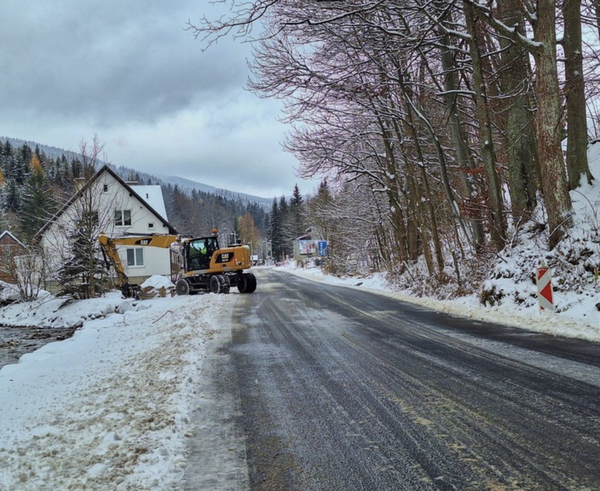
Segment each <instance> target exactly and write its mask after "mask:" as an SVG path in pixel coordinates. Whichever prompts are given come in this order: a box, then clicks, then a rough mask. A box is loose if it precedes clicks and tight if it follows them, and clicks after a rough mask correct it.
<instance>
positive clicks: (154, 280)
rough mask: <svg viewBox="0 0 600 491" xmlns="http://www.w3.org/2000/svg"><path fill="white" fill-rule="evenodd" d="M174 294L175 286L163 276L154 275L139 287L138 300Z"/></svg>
mask: <svg viewBox="0 0 600 491" xmlns="http://www.w3.org/2000/svg"><path fill="white" fill-rule="evenodd" d="M174 294H175V285H173V283H171V280H169V279H168V278H166V277H165V276H160V275H154V276H151V277H150V278H148V279H147V280H146V281H144V282H143V283H142V284H141V285H140V298H143V299H147V298H152V297H155V296H157V295H158V296H160V297H166V296H167V295H171V296H172V295H174Z"/></svg>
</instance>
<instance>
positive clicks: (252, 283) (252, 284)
mask: <svg viewBox="0 0 600 491" xmlns="http://www.w3.org/2000/svg"><path fill="white" fill-rule="evenodd" d="M246 281H247V282H248V288H247V289H246V293H254V292H255V291H256V284H257V283H256V276H254V275H253V274H252V273H246Z"/></svg>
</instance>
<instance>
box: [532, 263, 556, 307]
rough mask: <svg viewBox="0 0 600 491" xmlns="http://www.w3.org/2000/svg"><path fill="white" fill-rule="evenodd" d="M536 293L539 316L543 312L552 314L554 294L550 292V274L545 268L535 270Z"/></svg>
mask: <svg viewBox="0 0 600 491" xmlns="http://www.w3.org/2000/svg"><path fill="white" fill-rule="evenodd" d="M536 278H537V291H538V304H539V306H540V314H541V313H542V311H543V310H549V311H550V312H554V294H553V292H552V272H551V271H550V268H548V267H547V266H542V267H539V268H538V269H537V275H536Z"/></svg>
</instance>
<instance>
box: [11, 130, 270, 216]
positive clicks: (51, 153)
mask: <svg viewBox="0 0 600 491" xmlns="http://www.w3.org/2000/svg"><path fill="white" fill-rule="evenodd" d="M7 140H8V141H9V142H10V144H11V145H13V146H14V147H22V146H23V145H24V144H27V145H28V146H29V147H31V149H32V150H33V149H35V147H39V149H40V151H41V152H43V153H45V154H46V156H47V157H49V158H52V159H57V158H60V157H62V156H63V155H64V156H65V157H66V158H67V159H69V160H71V159H76V158H78V157H79V153H78V152H73V151H70V150H63V149H61V148H56V147H51V146H49V145H44V144H42V143H37V142H33V141H28V140H21V139H19V138H10V137H6V136H0V142H2V143H4V142H6V141H7ZM98 164H99V165H103V162H102V161H99V162H98ZM109 165H110V164H109ZM110 166H111V167H112V168H113V169H114V170H115V172H117V174H119V176H120V177H122V178H123V179H125V180H128V179H129V178H130V177H131V176H132V175H135V174H137V175H139V177H140V179H143V180H144V181H152V183H155V184H165V185H166V184H171V185H173V186H175V185H177V186H179V188H180V189H181V190H182V191H184V192H187V193H190V192H191V191H192V190H193V189H196V190H198V191H204V192H206V193H210V194H215V195H217V196H222V197H224V198H227V199H230V200H236V201H237V200H239V201H241V202H242V203H256V204H257V205H259V206H261V207H262V208H263V209H265V210H267V211H268V210H270V208H271V205H272V202H273V200H271V199H268V198H261V197H258V196H252V195H250V194H244V193H238V192H235V191H230V190H227V189H219V188H216V187H214V186H210V185H208V184H202V183H200V182H196V181H192V180H190V179H185V178H183V177H176V176H155V175H153V174H148V173H147V172H142V171H139V170H137V169H132V168H130V167H124V166H119V167H116V166H114V165H110Z"/></svg>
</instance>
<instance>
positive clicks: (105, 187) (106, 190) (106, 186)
mask: <svg viewBox="0 0 600 491" xmlns="http://www.w3.org/2000/svg"><path fill="white" fill-rule="evenodd" d="M104 192H105V193H108V184H105V185H104Z"/></svg>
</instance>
